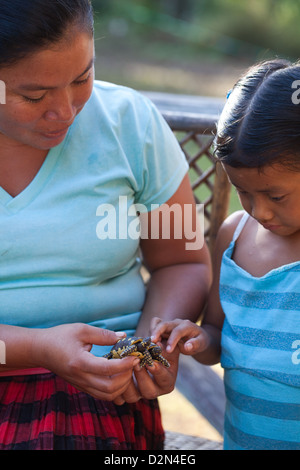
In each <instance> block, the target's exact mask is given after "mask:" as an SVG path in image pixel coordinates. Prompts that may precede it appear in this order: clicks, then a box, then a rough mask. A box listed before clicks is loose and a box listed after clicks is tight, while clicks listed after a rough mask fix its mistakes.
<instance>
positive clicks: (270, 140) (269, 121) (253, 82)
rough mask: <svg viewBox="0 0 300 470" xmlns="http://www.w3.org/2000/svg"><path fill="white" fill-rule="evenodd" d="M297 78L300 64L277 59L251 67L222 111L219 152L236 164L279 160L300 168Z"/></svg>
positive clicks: (260, 164) (224, 159) (227, 161)
mask: <svg viewBox="0 0 300 470" xmlns="http://www.w3.org/2000/svg"><path fill="white" fill-rule="evenodd" d="M297 80H300V63H296V64H291V63H290V62H288V61H286V60H283V59H275V60H271V61H266V62H263V63H259V64H257V65H255V66H253V67H251V68H250V69H249V71H248V72H247V73H246V74H245V75H244V76H242V77H241V78H240V79H239V80H238V81H237V83H236V84H235V86H234V87H233V89H232V92H231V94H230V96H229V98H228V101H227V103H226V104H225V107H224V109H223V112H222V114H221V117H220V120H219V123H218V127H217V136H216V148H215V155H216V157H217V158H218V159H219V160H220V161H222V162H223V163H225V164H228V165H230V166H232V167H247V168H254V167H256V168H260V167H263V166H265V165H271V164H274V163H281V164H284V165H286V166H289V167H290V168H291V169H297V170H298V171H299V168H300V106H299V105H298V104H297V101H298V100H295V99H293V97H294V98H296V96H295V94H296V93H297V90H295V87H296V88H299V85H300V82H298V83H294V82H295V81H297ZM297 85H298V86H297ZM298 94H299V92H298Z"/></svg>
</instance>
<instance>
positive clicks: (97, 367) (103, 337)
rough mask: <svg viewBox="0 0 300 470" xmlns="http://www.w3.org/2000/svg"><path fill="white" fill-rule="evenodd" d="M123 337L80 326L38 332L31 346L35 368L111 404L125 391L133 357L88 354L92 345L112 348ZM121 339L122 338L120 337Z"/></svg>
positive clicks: (132, 364) (129, 379)
mask: <svg viewBox="0 0 300 470" xmlns="http://www.w3.org/2000/svg"><path fill="white" fill-rule="evenodd" d="M121 335H122V334H117V333H115V332H113V331H109V330H104V329H101V328H96V327H92V326H89V325H84V324H81V323H74V324H66V325H60V326H56V327H53V328H49V329H45V330H39V334H37V335H36V337H35V339H34V340H33V344H32V355H33V357H36V358H38V359H36V360H37V361H38V365H39V366H42V367H45V368H46V369H48V370H51V371H52V372H54V373H55V374H57V375H59V376H60V377H62V378H63V379H65V380H66V381H67V382H69V383H70V384H72V385H74V386H75V387H76V388H77V389H78V390H81V391H84V392H86V393H88V394H90V395H92V396H93V397H95V398H98V399H101V400H108V401H113V400H114V399H115V398H116V397H118V396H120V395H122V393H123V392H125V390H126V389H127V388H128V386H129V384H130V382H131V379H132V372H133V367H134V365H135V364H137V363H139V360H138V359H137V358H136V357H133V356H131V357H130V356H129V357H127V358H124V359H122V360H107V359H105V358H101V357H95V356H94V355H93V354H91V353H90V350H91V348H92V346H93V344H98V345H112V344H114V343H115V342H116V341H117V340H118V339H120V337H121ZM123 336H124V335H123Z"/></svg>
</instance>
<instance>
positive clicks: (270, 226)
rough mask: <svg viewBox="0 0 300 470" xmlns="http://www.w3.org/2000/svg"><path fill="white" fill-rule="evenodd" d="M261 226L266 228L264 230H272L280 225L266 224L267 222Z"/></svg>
mask: <svg viewBox="0 0 300 470" xmlns="http://www.w3.org/2000/svg"><path fill="white" fill-rule="evenodd" d="M263 227H264V228H265V229H266V230H270V231H271V232H272V231H273V230H278V229H279V228H280V227H281V226H280V225H268V224H263Z"/></svg>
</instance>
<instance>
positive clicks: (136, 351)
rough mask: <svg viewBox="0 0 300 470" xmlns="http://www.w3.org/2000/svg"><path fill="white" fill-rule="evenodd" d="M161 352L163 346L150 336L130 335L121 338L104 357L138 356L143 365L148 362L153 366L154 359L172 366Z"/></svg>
mask: <svg viewBox="0 0 300 470" xmlns="http://www.w3.org/2000/svg"><path fill="white" fill-rule="evenodd" d="M161 352H162V351H161V347H160V346H158V345H157V344H155V343H153V342H152V341H151V338H150V337H148V338H141V337H138V336H130V337H128V338H122V339H119V341H117V342H116V344H114V346H113V347H112V348H111V350H110V352H109V353H108V354H105V355H104V356H103V357H106V358H107V359H122V358H123V357H126V356H137V357H138V358H139V359H140V361H141V362H140V365H141V367H144V366H145V365H146V364H148V365H150V366H151V365H152V364H153V361H157V362H160V363H161V364H163V365H164V366H166V367H170V364H169V362H168V361H167V360H166V359H165V358H164V357H163V356H162V354H161Z"/></svg>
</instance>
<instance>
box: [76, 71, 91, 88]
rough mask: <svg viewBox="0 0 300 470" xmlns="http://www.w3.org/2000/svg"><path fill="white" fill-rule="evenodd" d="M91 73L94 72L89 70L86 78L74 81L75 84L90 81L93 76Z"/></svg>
mask: <svg viewBox="0 0 300 470" xmlns="http://www.w3.org/2000/svg"><path fill="white" fill-rule="evenodd" d="M91 75H92V72H89V74H88V76H87V77H86V78H84V79H83V80H77V81H76V82H74V85H84V84H85V83H87V82H88V81H89V79H90V78H91Z"/></svg>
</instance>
